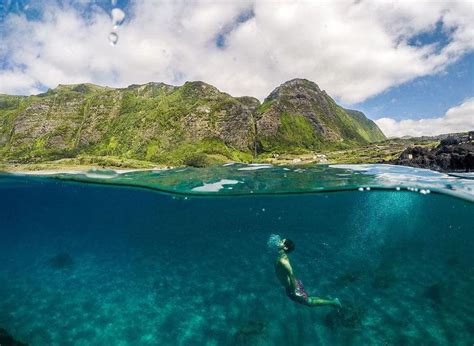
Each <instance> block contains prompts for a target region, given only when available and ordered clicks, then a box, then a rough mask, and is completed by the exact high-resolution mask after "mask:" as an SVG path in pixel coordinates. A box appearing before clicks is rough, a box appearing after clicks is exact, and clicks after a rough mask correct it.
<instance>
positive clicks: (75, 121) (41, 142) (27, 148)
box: [0, 81, 383, 169]
mask: <svg viewBox="0 0 474 346" xmlns="http://www.w3.org/2000/svg"><path fill="white" fill-rule="evenodd" d="M302 83H303V87H304V88H308V90H310V91H311V92H314V91H315V90H317V86H316V85H315V84H314V83H312V82H310V81H304V82H302ZM290 91H291V90H290ZM290 94H291V93H290ZM295 97H296V96H294V95H289V96H287V97H281V98H277V99H272V100H268V101H266V102H264V103H263V104H260V103H259V102H258V100H256V99H254V98H251V97H239V98H233V97H231V96H230V95H228V94H225V93H221V92H220V91H219V90H217V89H216V88H215V87H213V86H211V85H208V84H206V83H203V82H187V83H185V84H184V85H183V86H181V87H174V86H170V85H166V84H163V83H148V84H145V85H132V86H129V87H128V88H124V89H113V88H108V87H101V86H97V85H93V84H77V85H60V86H58V87H57V88H56V89H53V90H48V91H47V92H46V93H43V94H39V95H36V96H29V97H24V96H9V95H1V94H0V168H2V167H13V166H15V165H17V166H21V167H26V168H28V169H37V167H45V166H48V167H53V166H58V167H64V166H68V165H72V166H77V165H79V166H89V165H91V166H94V165H97V166H110V167H135V168H149V167H155V166H169V165H172V166H181V165H189V166H196V167H202V166H208V165H212V164H219V163H223V162H228V161H236V162H253V161H259V160H266V159H268V158H271V157H273V156H274V155H275V154H288V155H290V156H291V155H306V154H308V155H309V154H311V153H313V152H320V151H324V150H326V151H334V150H342V149H351V148H355V147H360V146H363V145H366V144H367V143H369V142H371V141H374V140H380V138H381V136H382V137H383V134H381V132H380V130H379V129H378V128H377V127H376V125H375V124H373V123H372V122H371V121H370V120H368V119H366V118H365V116H364V115H363V114H362V113H359V112H356V111H345V110H344V109H342V108H341V107H339V106H337V105H336V104H335V102H334V101H333V100H332V99H330V98H329V97H327V100H326V101H324V100H323V101H324V102H325V103H324V104H319V103H318V102H320V101H321V100H320V101H318V100H316V99H311V100H310V101H309V106H308V104H303V105H302V106H301V110H302V111H301V112H300V111H299V107H300V106H299V105H298V104H295V102H294V100H295ZM308 107H309V108H308ZM285 109H287V110H285ZM327 112H332V113H331V114H330V116H328V114H327ZM351 112H352V113H351ZM268 114H272V115H271V119H270V120H268V119H266V117H268ZM308 114H309V115H308ZM261 120H262V121H271V122H273V125H272V126H271V128H275V129H276V132H274V133H269V134H268V133H265V131H263V130H259V129H260V127H259V126H260V125H259V121H261ZM262 128H263V127H262ZM374 128H375V130H377V131H379V132H380V133H379V134H378V135H377V134H376V135H373V132H374V131H375V130H374ZM373 130H374V131H373ZM371 131H372V132H371ZM375 132H376V131H375ZM256 147H257V148H259V149H258V150H259V151H258V155H257V156H255V154H256V151H255V148H256Z"/></svg>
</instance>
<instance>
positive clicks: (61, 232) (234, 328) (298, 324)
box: [0, 183, 474, 345]
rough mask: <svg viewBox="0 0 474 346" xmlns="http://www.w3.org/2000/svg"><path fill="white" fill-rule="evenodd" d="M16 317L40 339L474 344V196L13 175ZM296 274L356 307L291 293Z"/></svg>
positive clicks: (8, 262) (0, 287) (11, 289)
mask: <svg viewBox="0 0 474 346" xmlns="http://www.w3.org/2000/svg"><path fill="white" fill-rule="evenodd" d="M1 192H2V196H3V203H2V204H1V205H0V207H1V208H0V210H1V211H0V216H1V217H2V218H1V220H3V221H2V222H1V228H0V230H1V235H2V240H3V241H2V242H1V243H0V250H1V251H0V260H1V261H2V266H1V268H0V327H3V328H6V329H7V330H8V331H9V332H10V334H12V335H14V336H15V338H17V339H19V340H21V341H23V342H27V343H29V344H31V345H112V344H113V345H468V344H470V343H472V340H474V328H473V326H474V297H473V294H472V292H474V268H473V265H472V263H473V261H472V257H473V255H472V253H471V252H470V251H469V249H472V245H473V242H474V241H473V237H474V236H473V234H472V228H471V227H472V226H470V219H469V216H472V211H473V205H472V204H471V203H468V202H465V201H461V200H457V199H454V198H451V197H447V196H433V195H431V196H421V195H415V194H410V193H408V192H399V193H395V192H390V193H389V192H370V193H363V194H358V193H356V192H345V193H329V194H324V195H323V194H321V195H317V196H316V195H306V196H275V197H248V198H247V197H240V198H191V199H188V198H183V197H176V196H171V195H162V194H158V193H153V192H148V191H142V190H134V189H124V188H112V187H109V188H104V187H96V186H82V185H79V184H78V185H74V184H62V183H51V184H43V185H41V186H36V185H35V186H33V187H31V186H30V188H28V189H26V188H25V187H24V186H12V187H11V188H9V189H7V188H3V189H2V191H1ZM271 233H278V234H281V235H282V236H283V237H285V236H287V237H291V238H292V239H293V240H294V241H295V243H296V250H295V252H294V254H292V255H290V259H291V261H292V264H293V268H294V271H295V274H296V275H297V277H298V278H300V279H301V280H302V281H303V283H304V284H305V287H306V290H307V291H308V293H310V294H314V295H318V296H322V297H327V296H332V297H339V298H340V300H341V302H342V304H343V309H342V310H341V311H340V312H337V311H335V309H333V308H331V307H320V308H308V307H306V306H302V305H298V304H296V303H294V302H293V301H291V300H289V299H288V298H287V297H286V296H285V293H284V290H283V289H282V288H281V287H280V286H279V284H278V281H277V280H276V278H275V275H274V271H273V263H274V260H275V257H276V253H275V252H274V251H273V250H270V249H268V248H267V245H266V240H267V238H268V236H269V235H270V234H271Z"/></svg>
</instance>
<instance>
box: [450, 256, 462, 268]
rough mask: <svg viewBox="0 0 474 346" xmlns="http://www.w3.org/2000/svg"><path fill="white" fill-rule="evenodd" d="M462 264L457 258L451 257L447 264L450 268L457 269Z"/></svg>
mask: <svg viewBox="0 0 474 346" xmlns="http://www.w3.org/2000/svg"><path fill="white" fill-rule="evenodd" d="M460 263H461V261H460V260H459V258H458V257H456V256H451V257H449V258H448V259H447V260H446V264H447V265H448V266H449V267H457V266H458V265H459V264H460Z"/></svg>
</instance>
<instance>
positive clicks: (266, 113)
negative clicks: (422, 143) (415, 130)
mask: <svg viewBox="0 0 474 346" xmlns="http://www.w3.org/2000/svg"><path fill="white" fill-rule="evenodd" d="M259 111H260V112H259V114H258V120H257V132H258V136H259V140H260V141H261V145H262V148H263V150H291V149H292V148H297V147H305V148H308V149H323V148H331V147H333V148H338V147H339V148H345V147H350V146H355V145H360V144H367V143H370V142H375V141H380V140H384V139H385V136H384V135H383V133H382V132H381V131H380V129H379V128H378V127H377V125H376V124H375V123H374V122H373V121H371V120H369V119H367V118H366V117H365V115H364V114H363V113H361V112H358V111H352V110H346V109H344V108H342V107H340V106H338V105H337V104H336V103H335V102H334V100H333V99H332V98H331V97H330V96H329V95H328V94H327V93H326V92H325V91H324V90H323V91H321V89H320V88H319V87H318V86H317V85H316V84H315V83H313V82H311V81H308V80H305V79H294V80H291V81H288V82H286V83H283V84H282V85H280V86H279V87H278V88H276V89H275V90H274V91H273V92H272V93H271V94H270V95H269V96H268V97H267V98H266V99H265V101H264V102H263V104H262V106H261V107H260V109H259Z"/></svg>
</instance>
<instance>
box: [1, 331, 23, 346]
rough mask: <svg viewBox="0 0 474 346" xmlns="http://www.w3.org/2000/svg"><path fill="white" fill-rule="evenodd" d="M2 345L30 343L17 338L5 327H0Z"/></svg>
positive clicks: (12, 345)
mask: <svg viewBox="0 0 474 346" xmlns="http://www.w3.org/2000/svg"><path fill="white" fill-rule="evenodd" d="M0 345H1V346H28V344H25V343H23V342H20V341H18V340H15V339H14V338H13V336H11V335H10V334H8V332H7V331H6V330H5V329H3V328H0Z"/></svg>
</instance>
